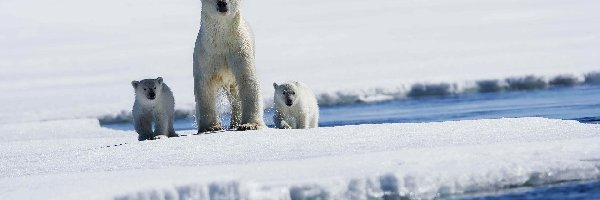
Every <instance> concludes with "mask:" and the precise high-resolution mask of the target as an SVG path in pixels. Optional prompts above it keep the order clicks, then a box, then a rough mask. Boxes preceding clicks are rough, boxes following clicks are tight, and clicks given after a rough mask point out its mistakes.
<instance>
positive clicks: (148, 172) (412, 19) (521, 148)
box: [0, 0, 600, 199]
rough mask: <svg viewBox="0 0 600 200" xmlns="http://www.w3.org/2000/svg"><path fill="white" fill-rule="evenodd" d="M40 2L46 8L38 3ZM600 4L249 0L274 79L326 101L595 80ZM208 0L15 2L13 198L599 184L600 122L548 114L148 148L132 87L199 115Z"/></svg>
mask: <svg viewBox="0 0 600 200" xmlns="http://www.w3.org/2000/svg"><path fill="white" fill-rule="evenodd" d="M32 5H35V6H32ZM598 7H600V1H593V0H584V1H577V2H572V1H568V0H558V1H552V2H548V1H542V0H522V1H505V0H490V1H485V2H483V1H481V2H480V1H469V0H456V1H442V0H432V1H380V2H377V3H372V2H366V1H359V0H347V1H341V0H332V1H326V2H324V1H316V0H308V1H307V0H289V1H286V2H280V1H274V0H263V1H252V2H250V1H244V5H243V12H244V15H245V16H246V17H247V20H248V21H249V23H250V24H251V25H252V26H253V29H254V31H255V35H256V36H257V38H256V45H257V55H256V56H257V57H256V64H257V72H258V77H259V79H260V83H261V86H262V87H261V88H262V93H264V97H266V98H265V101H266V102H269V103H267V105H266V106H265V108H267V107H269V106H270V104H272V100H271V99H270V97H271V96H272V92H273V90H272V89H271V88H272V87H271V84H272V82H280V81H285V80H299V81H302V82H305V83H307V84H308V85H309V86H310V87H311V88H312V89H313V90H314V91H315V92H316V94H317V96H318V98H319V103H320V104H321V105H323V106H334V105H342V104H352V103H372V102H382V101H390V100H398V99H403V98H417V97H422V96H431V95H433V96H435V95H456V94H464V93H469V92H502V91H509V90H520V89H542V88H552V87H555V86H578V85H582V84H598V83H599V82H600V78H599V77H600V73H599V72H598V70H599V67H598V63H600V57H599V56H598V55H597V52H600V41H599V40H598V37H597V36H598V33H600V26H599V25H598V23H597V20H598V18H599V17H600V13H599V12H597V8H598ZM199 11H200V1H198V0H195V1H167V0H156V1H145V0H130V1H117V0H107V1H78V0H58V1H41V0H3V1H1V2H0V13H1V14H0V16H1V17H0V24H2V26H0V52H2V53H0V69H1V70H2V73H0V93H2V95H0V135H1V136H2V140H0V144H2V145H0V199H111V198H113V199H115V198H116V199H172V198H178V197H190V198H196V199H208V198H211V197H212V198H217V197H224V198H227V197H240V198H249V199H265V198H280V199H288V198H303V197H307V198H308V197H314V198H319V197H330V198H333V199H335V198H344V199H345V198H353V197H356V199H366V198H368V197H382V196H384V195H387V196H388V197H392V198H394V197H398V196H401V197H409V198H425V199H429V198H433V197H438V196H445V195H450V194H456V193H470V192H480V191H493V190H497V189H500V188H506V187H518V186H531V185H539V184H548V183H556V182H562V181H568V180H583V179H597V178H599V177H600V176H599V174H600V172H599V169H600V167H599V165H600V164H599V162H598V160H599V159H598V155H600V147H599V146H598V145H597V144H599V143H600V135H599V134H600V128H599V125H589V124H588V125H586V124H580V123H578V122H575V121H563V120H550V119H542V118H524V119H496V120H475V121H460V122H441V123H415V124H383V125H360V126H346V127H332V128H319V129H311V130H273V129H267V130H262V131H248V132H224V133H218V134H211V135H201V136H194V135H192V134H193V133H195V131H182V132H181V133H182V134H183V135H189V136H187V137H179V138H169V139H166V140H158V141H150V142H138V141H137V135H136V133H134V132H132V131H116V130H111V129H106V128H102V127H101V126H100V123H114V122H126V121H128V120H130V119H131V114H130V112H131V111H130V110H131V106H132V104H133V89H132V88H131V86H130V82H131V81H132V80H139V79H143V78H155V77H158V76H162V77H164V78H165V82H166V83H168V84H169V86H171V89H172V90H173V93H174V95H175V100H176V110H177V116H178V118H190V117H192V114H193V113H194V112H193V110H194V105H195V102H194V97H193V77H192V74H191V73H192V69H191V66H192V65H191V62H192V51H193V45H194V41H195V38H196V34H197V31H198V28H199V21H200V13H199Z"/></svg>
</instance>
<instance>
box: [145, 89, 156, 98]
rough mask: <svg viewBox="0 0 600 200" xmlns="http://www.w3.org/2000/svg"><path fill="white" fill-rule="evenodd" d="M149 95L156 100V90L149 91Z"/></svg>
mask: <svg viewBox="0 0 600 200" xmlns="http://www.w3.org/2000/svg"><path fill="white" fill-rule="evenodd" d="M147 97H148V99H150V100H154V99H156V93H155V92H154V91H150V92H148V96H147Z"/></svg>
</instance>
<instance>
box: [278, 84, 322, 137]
mask: <svg viewBox="0 0 600 200" xmlns="http://www.w3.org/2000/svg"><path fill="white" fill-rule="evenodd" d="M273 87H274V88H275V95H274V97H273V101H274V103H275V115H274V116H273V121H274V122H275V126H276V127H277V128H281V129H290V128H292V129H306V128H316V127H317V126H318V123H319V105H317V98H316V97H315V95H314V94H313V92H312V91H311V90H310V88H308V87H307V86H306V84H304V83H301V82H286V83H283V84H281V85H278V84H277V83H273Z"/></svg>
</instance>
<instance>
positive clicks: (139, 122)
mask: <svg viewBox="0 0 600 200" xmlns="http://www.w3.org/2000/svg"><path fill="white" fill-rule="evenodd" d="M133 126H134V128H135V131H136V132H137V133H138V134H139V135H138V140H139V141H144V140H147V139H151V138H152V137H153V134H152V121H151V119H150V118H149V117H146V116H143V115H142V116H136V117H135V118H134V122H133Z"/></svg>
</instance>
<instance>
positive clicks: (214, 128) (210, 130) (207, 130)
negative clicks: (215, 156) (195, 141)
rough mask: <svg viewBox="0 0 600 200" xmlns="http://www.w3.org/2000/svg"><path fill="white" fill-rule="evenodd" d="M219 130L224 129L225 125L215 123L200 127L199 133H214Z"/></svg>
mask: <svg viewBox="0 0 600 200" xmlns="http://www.w3.org/2000/svg"><path fill="white" fill-rule="evenodd" d="M219 131H223V127H221V125H214V126H209V127H206V128H204V129H198V134H204V133H214V132H219Z"/></svg>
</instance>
